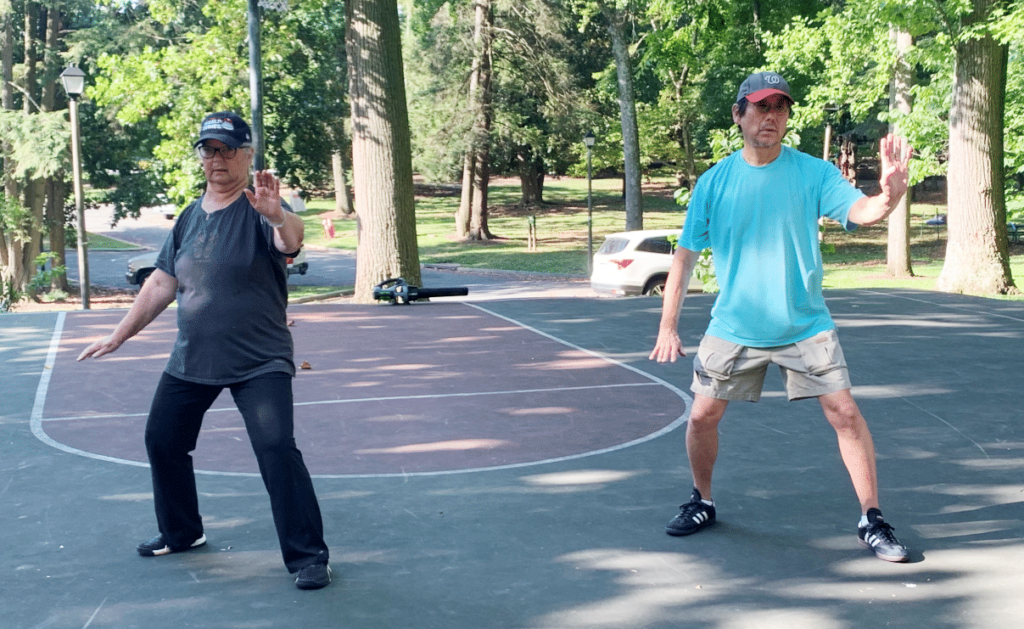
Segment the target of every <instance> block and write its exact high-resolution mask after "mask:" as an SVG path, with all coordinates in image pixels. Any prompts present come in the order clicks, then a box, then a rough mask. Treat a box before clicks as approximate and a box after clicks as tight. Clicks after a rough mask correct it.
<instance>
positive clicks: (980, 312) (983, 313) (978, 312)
mask: <svg viewBox="0 0 1024 629" xmlns="http://www.w3.org/2000/svg"><path fill="white" fill-rule="evenodd" d="M860 290H861V291H862V292H865V293H868V294H870V295H879V296H881V297H890V298H892V299H906V300H907V301H916V302H918V303H922V304H928V305H929V306H937V307H939V308H949V309H951V310H966V311H967V312H970V313H971V314H976V315H981V316H988V317H998V318H1000V319H1009V320H1010V321H1020V322H1021V323H1024V319H1021V318H1019V317H1011V316H1010V315H1004V314H999V313H998V312H986V311H984V310H972V309H971V308H972V307H971V306H959V305H956V304H939V303H936V302H934V301H928V300H926V299H918V298H916V297H907V296H906V295H893V294H891V293H881V292H878V291H873V290H867V289H860Z"/></svg>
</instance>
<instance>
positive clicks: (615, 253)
mask: <svg viewBox="0 0 1024 629" xmlns="http://www.w3.org/2000/svg"><path fill="white" fill-rule="evenodd" d="M680 231H681V230H678V229H650V230H641V231H632V232H618V233H614V234H608V235H607V236H605V241H604V243H603V244H602V245H601V248H600V249H598V251H597V253H595V254H594V272H593V274H592V275H591V276H590V287H591V288H592V289H593V291H594V292H595V293H604V294H611V295H661V294H662V293H663V292H664V290H665V280H666V279H668V271H669V268H670V267H671V266H672V254H673V253H675V250H676V239H677V238H678V237H679V233H680ZM689 290H701V281H700V280H698V279H697V277H696V274H694V275H693V276H691V278H690V285H689Z"/></svg>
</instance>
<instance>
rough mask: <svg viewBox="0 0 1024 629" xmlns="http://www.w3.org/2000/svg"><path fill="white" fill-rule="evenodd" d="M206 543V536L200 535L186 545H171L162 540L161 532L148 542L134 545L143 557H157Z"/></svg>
mask: <svg viewBox="0 0 1024 629" xmlns="http://www.w3.org/2000/svg"><path fill="white" fill-rule="evenodd" d="M204 544H206V536H205V535H200V536H199V537H198V538H197V539H196V540H195V541H194V542H192V543H191V544H189V545H188V546H171V545H170V544H168V543H167V542H166V541H164V536H163V533H161V534H160V535H157V536H156V537H154V538H153V539H151V540H149V541H148V542H142V543H141V544H139V545H138V546H137V547H136V550H138V551H139V554H140V555H142V556H143V557H159V556H161V555H170V554H171V553H180V552H182V551H184V550H191V549H193V548H199V547H200V546H202V545H204Z"/></svg>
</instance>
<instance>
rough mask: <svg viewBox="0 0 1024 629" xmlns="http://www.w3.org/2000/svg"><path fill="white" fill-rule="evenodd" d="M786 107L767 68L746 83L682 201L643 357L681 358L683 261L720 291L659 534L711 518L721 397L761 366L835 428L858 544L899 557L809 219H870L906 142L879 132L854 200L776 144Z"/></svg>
mask: <svg viewBox="0 0 1024 629" xmlns="http://www.w3.org/2000/svg"><path fill="white" fill-rule="evenodd" d="M793 102H794V101H793V99H792V97H791V96H790V93H789V85H788V84H787V83H786V81H785V79H783V78H782V77H781V76H779V75H778V74H776V73H774V72H759V73H756V74H752V75H750V76H749V77H747V79H746V80H745V81H744V82H743V84H742V85H741V86H740V89H739V93H738V95H737V97H736V104H734V105H733V107H732V116H733V121H734V122H736V124H737V125H739V127H740V131H741V132H742V134H743V150H742V151H737V152H736V153H733V154H732V155H730V156H729V157H727V158H726V159H724V160H722V161H721V162H719V163H718V164H716V165H715V166H714V167H713V168H711V169H710V170H708V171H707V172H706V173H704V175H702V176H701V178H700V180H699V181H698V182H697V185H696V187H695V188H694V190H693V195H692V197H691V199H690V204H689V209H688V211H687V214H686V224H685V225H684V226H683V232H682V235H681V236H680V238H679V243H678V245H679V246H678V248H677V249H676V253H675V257H674V258H673V262H672V269H671V271H670V273H669V277H668V280H667V282H666V286H665V294H664V304H663V309H662V316H661V326H660V329H659V332H658V340H657V344H656V345H655V348H654V351H653V352H651V359H652V360H657V361H658V362H666V361H672V362H675V360H676V359H677V357H679V356H685V355H686V353H685V352H684V350H683V344H682V341H681V340H680V337H679V333H678V321H679V308H680V306H681V305H682V303H683V299H684V298H685V295H686V290H685V287H686V286H687V285H688V283H689V279H690V274H691V273H692V272H693V268H694V266H695V264H696V261H697V257H698V255H699V254H700V252H701V251H703V250H704V249H707V248H709V247H710V248H711V251H712V254H713V256H714V263H715V272H716V274H717V277H718V283H719V287H720V288H721V292H720V294H719V296H718V298H717V299H716V301H715V305H714V308H713V309H712V311H711V323H710V324H709V325H708V329H707V332H706V333H705V335H704V337H703V339H702V340H701V343H700V347H699V348H698V351H697V356H696V357H695V358H694V361H693V371H694V373H693V384H692V386H691V389H692V391H693V392H694V401H693V408H692V409H691V410H690V419H689V421H688V423H687V432H686V450H687V454H688V456H689V459H690V469H691V472H692V473H693V486H694V488H693V493H692V495H691V498H690V502H688V503H686V504H684V505H682V506H681V507H680V512H679V514H678V515H676V517H675V518H673V519H672V521H670V522H669V524H668V526H667V527H666V532H667V533H668V534H670V535H689V534H691V533H696V532H697V531H699V530H701V529H702V528H704V527H707V526H710V525H711V524H713V523H714V522H715V518H716V510H715V503H714V500H713V499H712V496H711V477H712V471H713V469H714V464H715V459H716V458H717V455H718V424H719V422H720V421H721V420H722V417H723V415H724V414H725V409H726V407H727V406H728V404H729V401H730V400H748V401H751V402H756V401H758V400H759V399H760V395H761V387H762V384H763V382H764V376H765V373H766V371H767V368H768V365H770V364H772V363H774V364H777V365H779V367H780V368H781V370H782V374H783V380H784V381H785V384H786V391H787V394H788V396H789V399H790V400H797V399H804V398H810V397H814V398H817V399H818V401H819V402H820V404H821V407H822V410H823V411H824V413H825V416H826V418H827V419H828V421H829V423H830V424H831V425H832V427H833V428H834V429H835V431H836V434H837V436H838V439H839V448H840V454H841V455H842V458H843V462H844V463H845V464H846V468H847V470H848V471H849V473H850V478H851V480H852V481H853V486H854V491H855V492H856V494H857V497H858V499H859V500H860V503H861V510H862V514H863V515H862V516H861V520H860V523H859V524H858V527H857V528H858V539H859V540H860V542H861V543H862V544H863V545H864V546H866V547H868V548H871V549H872V550H873V551H874V553H875V555H876V556H878V557H879V558H880V559H884V560H886V561H897V562H901V561H906V560H907V549H906V547H904V546H903V545H902V544H901V543H900V542H899V541H898V540H897V539H896V537H895V535H894V534H893V532H892V531H893V528H892V527H891V526H890V525H889V524H888V523H886V522H885V521H884V520H883V519H882V513H881V511H880V510H879V506H878V479H877V474H876V471H875V451H874V445H873V442H872V439H871V433H870V431H869V430H868V427H867V423H866V422H865V420H864V417H863V415H861V413H860V410H859V409H858V408H857V404H856V402H854V400H853V397H852V396H851V394H850V386H851V385H850V378H849V373H848V370H847V367H846V361H845V360H844V358H843V353H842V348H841V347H840V345H839V340H838V337H837V336H836V331H835V324H834V323H833V321H832V317H831V315H830V314H829V312H828V308H826V306H825V299H824V297H823V295H822V292H821V280H822V262H821V252H820V249H819V246H818V219H820V218H822V217H828V218H830V219H832V220H835V221H837V222H838V223H840V224H841V225H843V226H844V227H845V228H846V229H855V228H856V227H857V225H871V224H874V223H877V222H879V221H881V220H883V219H884V218H885V217H887V216H888V215H889V214H890V213H891V212H892V211H893V210H894V209H895V208H896V206H897V204H898V203H899V201H900V199H902V198H903V195H904V194H905V193H906V190H907V163H908V161H909V158H910V153H911V150H910V148H909V147H908V146H907V143H906V141H905V140H904V139H903V138H901V137H896V136H887V137H885V138H883V139H882V141H881V158H882V171H881V177H880V181H879V183H880V185H881V193H880V194H878V195H877V196H874V197H866V196H864V194H862V193H861V192H860V191H859V190H857V189H856V188H855V187H853V186H852V185H850V184H849V182H847V181H846V180H845V179H843V177H842V175H841V174H840V173H839V170H838V169H836V168H835V167H834V166H833V165H831V164H829V163H828V162H825V161H823V160H820V159H817V158H814V157H811V156H810V155H806V154H804V153H801V152H799V151H797V150H794V149H792V148H789V147H785V146H783V145H782V138H783V137H784V136H785V134H786V130H787V128H786V126H787V123H788V121H789V116H790V113H791V107H792V105H793Z"/></svg>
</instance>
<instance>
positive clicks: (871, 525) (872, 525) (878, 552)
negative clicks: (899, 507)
mask: <svg viewBox="0 0 1024 629" xmlns="http://www.w3.org/2000/svg"><path fill="white" fill-rule="evenodd" d="M867 516H868V525H867V526H859V527H857V539H858V540H859V541H860V545H861V546H863V547H864V548H870V549H871V550H873V551H874V552H875V556H876V557H878V558H879V559H884V560H885V561H893V562H896V563H900V562H904V561H907V558H908V556H907V547H906V546H904V545H903V544H901V543H900V542H899V540H898V539H896V536H895V535H894V534H893V530H894V529H893V527H892V526H890V525H889V523H888V522H886V521H885V520H883V519H882V512H881V511H879V510H878V509H873V508H872V509H868V513H867Z"/></svg>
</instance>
